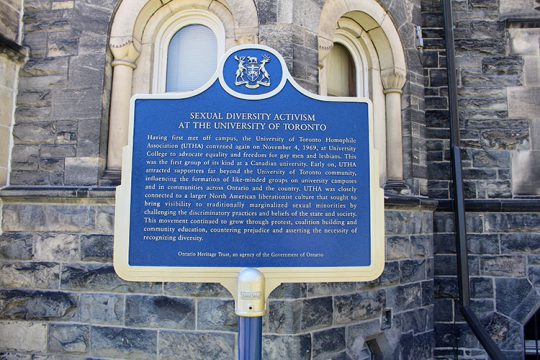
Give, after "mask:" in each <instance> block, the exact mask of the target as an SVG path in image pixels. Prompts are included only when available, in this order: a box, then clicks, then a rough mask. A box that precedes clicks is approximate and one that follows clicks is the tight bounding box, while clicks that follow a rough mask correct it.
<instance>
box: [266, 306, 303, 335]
mask: <svg viewBox="0 0 540 360" xmlns="http://www.w3.org/2000/svg"><path fill="white" fill-rule="evenodd" d="M300 314H302V303H301V301H298V300H295V301H290V300H283V301H281V300H273V301H270V302H269V303H268V319H267V324H268V331H269V332H270V333H273V334H296V333H298V332H299V329H300V321H301V318H300Z"/></svg>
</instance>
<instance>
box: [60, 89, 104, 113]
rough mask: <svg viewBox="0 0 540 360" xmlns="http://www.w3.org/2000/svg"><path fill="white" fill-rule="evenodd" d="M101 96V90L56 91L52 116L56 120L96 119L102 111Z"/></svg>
mask: <svg viewBox="0 0 540 360" xmlns="http://www.w3.org/2000/svg"><path fill="white" fill-rule="evenodd" d="M101 96H102V93H101V90H100V88H92V89H79V90H76V89H70V90H58V91H55V92H54V93H53V98H52V104H53V111H52V114H51V116H52V117H53V119H55V120H75V119H77V120H81V119H95V117H96V114H101V111H102V99H101Z"/></svg>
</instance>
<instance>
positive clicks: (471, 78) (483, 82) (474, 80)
mask: <svg viewBox="0 0 540 360" xmlns="http://www.w3.org/2000/svg"><path fill="white" fill-rule="evenodd" d="M522 83H523V81H522V78H521V76H519V75H515V74H512V75H489V74H483V73H478V72H474V71H470V70H463V71H462V72H461V84H462V85H463V86H465V87H474V88H501V87H508V86H521V85H522Z"/></svg>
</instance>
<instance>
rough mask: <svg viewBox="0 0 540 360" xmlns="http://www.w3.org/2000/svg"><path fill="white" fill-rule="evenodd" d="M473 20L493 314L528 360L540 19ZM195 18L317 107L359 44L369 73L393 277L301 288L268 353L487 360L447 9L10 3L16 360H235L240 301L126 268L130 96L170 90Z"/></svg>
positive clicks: (476, 9) (7, 253) (530, 14)
mask: <svg viewBox="0 0 540 360" xmlns="http://www.w3.org/2000/svg"><path fill="white" fill-rule="evenodd" d="M452 4H453V8H454V19H455V23H454V26H455V29H454V32H455V39H456V41H455V47H456V58H455V61H456V66H457V72H456V76H457V81H458V105H459V123H460V130H461V147H462V155H463V160H464V162H463V172H464V185H465V195H466V199H467V200H466V209H467V231H468V251H469V266H470V272H471V278H470V281H471V296H472V306H473V309H474V311H475V312H476V313H477V316H478V317H479V318H480V320H481V322H482V324H483V326H484V327H485V328H486V329H487V331H488V333H489V334H490V335H491V337H492V338H493V339H494V340H495V341H496V343H497V344H498V345H499V346H500V348H501V350H502V351H503V353H504V355H505V357H506V358H507V359H522V358H523V354H524V347H525V337H526V336H525V331H524V326H525V324H526V323H527V322H528V321H529V319H530V318H531V316H533V315H534V314H535V312H536V311H537V310H538V308H539V307H540V295H539V291H540V235H539V234H540V200H539V199H538V196H539V195H540V182H539V181H538V177H539V175H540V152H539V151H540V123H539V121H540V120H539V118H538V114H539V113H540V111H539V110H540V109H539V104H540V93H539V89H540V45H539V40H540V12H539V11H538V7H539V4H538V2H537V1H533V0H454V1H452ZM192 10H197V11H198V13H197V16H202V15H200V14H203V13H206V12H208V13H209V14H210V15H208V18H217V19H219V20H220V21H221V22H222V23H223V32H224V44H225V45H224V46H225V47H230V46H232V45H235V44H245V43H260V44H264V45H268V46H271V47H274V48H275V49H277V50H278V51H279V52H281V53H282V54H283V55H284V58H285V60H286V62H287V65H288V67H289V70H290V72H291V74H292V75H293V76H294V77H295V79H296V80H297V81H298V83H299V84H301V85H302V86H303V87H304V88H306V89H307V90H309V91H312V92H315V93H319V92H321V93H324V91H326V90H325V86H326V82H327V80H328V79H327V78H328V77H329V76H331V74H330V73H328V74H326V71H327V70H326V67H327V62H326V61H327V60H326V59H327V56H328V52H329V51H330V49H331V48H332V46H333V44H335V43H337V42H338V41H343V42H344V43H347V41H348V40H346V39H348V38H347V36H349V35H350V34H353V35H354V36H353V37H354V38H355V39H358V41H359V42H361V46H359V47H358V48H359V49H362V50H361V51H360V52H359V53H362V51H363V54H364V56H365V57H366V58H367V59H368V60H366V63H368V64H369V66H366V71H365V73H364V74H365V76H366V77H367V78H368V80H369V81H366V82H367V83H369V84H368V85H367V87H366V89H365V92H366V96H369V97H370V98H372V101H373V102H374V107H375V111H376V112H377V114H378V115H376V117H377V116H379V117H378V118H377V119H378V120H379V123H377V126H380V128H381V129H382V130H379V134H380V135H379V138H380V139H382V140H381V141H380V143H379V146H380V148H381V150H384V152H385V154H386V159H385V161H384V163H383V165H384V166H383V167H384V170H383V171H382V172H381V183H382V184H383V186H384V187H385V190H386V197H385V200H386V201H385V229H386V266H385V270H384V273H383V275H382V276H381V277H380V278H379V279H377V280H375V281H372V282H367V283H325V284H288V285H282V286H280V287H279V288H278V289H276V290H275V291H274V292H273V293H272V294H271V296H270V299H269V303H268V315H267V316H265V319H264V330H263V332H264V337H263V358H264V359H299V360H300V359H302V360H327V359H332V360H346V359H351V360H352V359H354V360H357V359H370V358H378V359H379V358H382V359H455V358H460V359H486V358H487V356H486V353H485V352H484V350H483V348H482V346H481V345H480V344H479V342H478V341H477V339H476V338H475V336H474V335H473V334H472V332H471V330H470V328H469V326H468V325H467V323H466V322H465V320H464V319H463V317H462V316H461V314H460V312H459V307H458V299H457V298H458V290H457V277H456V271H457V270H456V250H455V236H454V231H455V229H454V215H453V212H452V205H451V202H450V201H449V199H451V198H452V197H453V193H452V187H451V184H452V174H451V158H450V140H449V121H448V111H449V106H450V105H451V104H449V99H448V78H447V72H446V66H447V63H446V49H445V43H444V26H443V18H442V6H441V3H440V2H439V1H438V0H380V1H375V0H372V1H367V0H366V1H360V0H358V1H355V0H347V1H346V0H327V1H323V0H295V1H293V0H277V1H270V0H227V1H225V0H220V1H217V0H215V1H211V0H171V1H168V0H161V1H157V0H148V1H143V0H123V1H122V0H58V1H57V0H24V1H22V0H21V1H17V0H0V185H5V186H4V187H3V188H2V189H1V190H0V220H1V229H0V358H1V359H10V360H11V359H17V360H18V359H158V358H159V359H197V360H200V359H234V358H235V356H236V354H237V348H236V340H237V317H236V315H235V314H234V303H233V301H232V296H231V295H230V294H229V293H228V292H227V291H226V290H225V289H224V288H223V287H221V286H220V285H216V284H195V283H134V282H126V281H124V280H121V279H120V278H119V277H117V276H116V274H115V272H114V269H113V265H112V249H113V230H114V229H113V224H114V217H115V216H122V214H118V213H115V206H114V203H115V198H114V196H115V186H116V185H118V183H119V181H120V177H119V173H120V169H119V167H117V166H113V165H114V164H115V161H116V160H117V159H116V158H115V157H114V156H115V155H114V151H116V150H115V149H118V148H121V146H122V145H123V143H122V142H121V139H120V140H119V139H117V136H116V135H114V136H113V135H111V133H113V131H117V127H115V126H112V124H116V123H118V121H119V120H118V119H120V117H121V116H122V113H125V111H123V108H122V101H123V100H122V99H125V98H126V96H127V98H128V99H129V97H130V96H131V94H132V93H139V92H155V90H154V85H152V84H151V81H150V80H149V79H150V78H151V77H152V75H151V73H152V71H153V70H152V69H154V68H155V67H156V66H158V65H155V63H154V59H155V55H156V54H155V53H152V51H154V50H152V49H154V45H155V43H157V40H156V39H159V36H160V35H159V34H160V30H159V29H160V27H161V26H162V24H164V23H167V21H169V19H172V20H174V19H176V17H177V16H180V15H181V14H182V13H183V12H185V11H192ZM199 13H200V14H199ZM130 14H131V15H130ZM129 16H132V22H130V21H131V20H130V18H129ZM160 16H161V17H160ZM205 16H206V15H205ZM179 19H180V18H179ZM172 20H171V21H172ZM126 24H128V25H129V26H131V27H129V26H128V25H126ZM130 24H131V25H130ZM125 28H129V29H130V31H132V32H130V33H126V32H124V29H125ZM152 29H154V30H152ZM338 30H343V31H344V33H343V34H342V33H341V32H340V31H338ZM345 30H346V31H345ZM345 33H346V34H345ZM347 34H349V35H347ZM340 36H341V38H340ZM126 39H127V40H126ZM339 39H341V40H339ZM351 41H353V40H351ZM354 41H356V40H354ZM370 49H371V50H370ZM370 51H371V52H370ZM385 51H388V52H385ZM370 56H371V57H370ZM390 58H391V59H392V61H389V60H388V59H390ZM370 59H371V60H370ZM402 64H404V66H402ZM325 74H326V75H325ZM377 104H379V105H377ZM377 106H379V107H377ZM118 114H120V115H118ZM396 114H397V115H396ZM114 134H117V133H116V132H114ZM396 144H398V145H400V146H396Z"/></svg>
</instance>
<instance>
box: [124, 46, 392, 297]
mask: <svg viewBox="0 0 540 360" xmlns="http://www.w3.org/2000/svg"><path fill="white" fill-rule="evenodd" d="M130 126H131V129H130V131H131V132H130V137H129V145H128V146H127V147H126V149H125V150H124V163H123V164H124V165H123V166H124V168H123V178H122V185H121V186H120V187H119V188H118V191H117V210H116V212H117V213H116V219H117V220H116V230H115V259H114V260H115V268H116V270H117V272H118V273H119V274H120V275H121V276H122V277H124V278H126V279H128V280H152V281H205V282H212V281H217V282H222V283H224V284H225V285H226V286H227V284H229V283H230V281H231V279H234V278H235V277H236V275H237V274H238V272H239V271H240V270H241V269H243V268H257V269H259V270H260V271H262V272H263V273H264V274H265V276H266V277H267V278H268V279H270V282H272V283H273V284H274V283H275V284H279V283H281V282H298V281H306V282H313V281H357V280H371V279H374V278H376V277H377V276H378V275H379V274H380V273H381V272H382V269H383V266H384V226H383V224H384V218H383V217H384V214H383V196H382V190H381V189H380V188H379V181H378V170H377V166H376V165H377V160H376V154H375V150H374V146H373V130H372V117H371V104H370V103H369V101H368V100H365V99H358V98H330V97H321V96H317V95H314V94H311V93H308V92H306V91H305V90H303V89H301V88H300V87H299V86H298V85H297V84H296V83H295V82H294V80H293V79H292V78H291V76H290V74H289V73H288V71H287V68H286V66H285V63H284V61H283V58H282V57H281V56H280V55H279V54H278V53H277V52H276V51H275V50H273V49H271V48H268V47H265V46H258V45H257V46H256V45H251V46H243V47H236V48H233V49H231V50H230V51H229V52H228V53H227V54H226V55H225V56H224V59H223V61H222V62H221V65H220V66H219V68H218V71H217V72H216V74H215V75H214V77H213V78H212V79H211V80H210V81H209V82H208V83H207V84H206V85H205V86H204V87H203V88H202V89H199V90H197V91H194V92H190V93H169V94H161V95H139V96H135V97H134V98H133V99H132V112H131V124H130ZM229 288H230V287H229Z"/></svg>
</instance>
